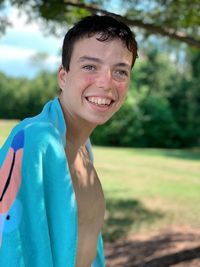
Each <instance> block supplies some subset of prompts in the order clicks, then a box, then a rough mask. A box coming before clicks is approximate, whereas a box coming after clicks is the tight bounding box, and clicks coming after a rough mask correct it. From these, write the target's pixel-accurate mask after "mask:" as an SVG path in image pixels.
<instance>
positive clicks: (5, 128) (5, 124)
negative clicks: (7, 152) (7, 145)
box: [0, 119, 17, 147]
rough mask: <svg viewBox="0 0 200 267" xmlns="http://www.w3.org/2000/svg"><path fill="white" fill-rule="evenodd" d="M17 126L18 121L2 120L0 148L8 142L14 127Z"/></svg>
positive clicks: (0, 123) (0, 121) (0, 125)
mask: <svg viewBox="0 0 200 267" xmlns="http://www.w3.org/2000/svg"><path fill="white" fill-rule="evenodd" d="M15 124H17V121H16V120H1V119H0V147H1V146H2V144H3V143H4V141H5V140H6V137H7V136H8V134H9V133H10V131H11V129H12V128H13V127H14V125H15Z"/></svg>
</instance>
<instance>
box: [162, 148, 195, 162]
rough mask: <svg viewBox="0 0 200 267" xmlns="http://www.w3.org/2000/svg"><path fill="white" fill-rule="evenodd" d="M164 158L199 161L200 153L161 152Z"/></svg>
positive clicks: (187, 151)
mask: <svg viewBox="0 0 200 267" xmlns="http://www.w3.org/2000/svg"><path fill="white" fill-rule="evenodd" d="M161 153H162V154H163V155H164V156H167V157H173V158H180V159H186V160H200V151H195V150H194V151H193V150H176V149H175V150H174V149H172V150H170V149H169V150H163V152H161Z"/></svg>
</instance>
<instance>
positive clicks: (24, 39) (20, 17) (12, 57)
mask: <svg viewBox="0 0 200 267" xmlns="http://www.w3.org/2000/svg"><path fill="white" fill-rule="evenodd" d="M6 15H7V16H8V18H9V19H10V21H11V23H12V26H11V27H9V28H8V29H7V31H6V34H5V35H3V37H2V38H1V39H0V71H3V72H4V71H5V73H6V74H8V75H13V74H14V76H16V75H17V76H26V75H27V76H30V73H32V69H33V66H32V65H31V64H30V62H31V57H32V56H34V55H35V54H37V53H38V52H44V53H47V54H48V55H49V56H48V58H47V60H45V65H47V68H48V69H55V68H57V66H58V65H59V62H60V56H58V53H59V50H60V49H61V46H62V40H61V39H58V38H56V37H54V36H50V35H49V36H46V35H44V33H43V31H42V29H41V27H40V25H39V22H38V20H36V21H35V22H29V23H27V20H28V17H27V15H26V13H25V11H24V10H20V12H19V11H18V10H17V9H16V8H14V7H11V6H8V8H7V11H6ZM11 66H12V67H11ZM25 66H26V67H25ZM13 69H15V72H14V73H13ZM16 70H17V71H16Z"/></svg>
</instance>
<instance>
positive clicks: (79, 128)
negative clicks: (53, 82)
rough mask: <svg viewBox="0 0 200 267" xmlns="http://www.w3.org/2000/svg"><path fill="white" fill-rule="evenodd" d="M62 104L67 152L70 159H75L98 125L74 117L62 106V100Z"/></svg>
mask: <svg viewBox="0 0 200 267" xmlns="http://www.w3.org/2000/svg"><path fill="white" fill-rule="evenodd" d="M60 104H61V107H62V110H63V113H64V118H65V122H66V125H67V136H66V148H65V150H66V153H67V156H69V155H70V158H72V159H74V158H75V157H76V155H77V153H78V152H79V150H80V148H81V147H83V146H85V145H86V142H87V140H88V138H89V136H90V134H91V133H92V131H93V130H94V128H95V127H96V125H94V124H91V123H89V122H87V121H85V120H82V119H81V118H77V117H74V116H73V115H72V114H70V113H69V112H68V111H67V110H66V109H65V107H64V106H63V105H62V100H61V101H60Z"/></svg>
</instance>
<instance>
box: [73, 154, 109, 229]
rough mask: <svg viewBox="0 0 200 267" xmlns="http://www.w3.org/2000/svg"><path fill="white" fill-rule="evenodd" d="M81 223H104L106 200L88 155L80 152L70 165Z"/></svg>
mask: <svg viewBox="0 0 200 267" xmlns="http://www.w3.org/2000/svg"><path fill="white" fill-rule="evenodd" d="M70 171H71V176H72V181H73V186H74V190H75V194H76V200H77V204H78V217H79V219H78V221H79V224H80V225H84V224H87V225H91V224H96V225H98V224H102V223H103V218H104V212H105V202H104V195H103V190H102V187H101V183H100V181H99V178H98V175H97V173H96V170H95V168H94V166H93V164H92V162H91V161H90V160H89V158H88V155H87V154H85V153H84V152H82V153H80V154H79V155H78V156H77V158H76V160H75V162H74V164H72V165H71V166H70Z"/></svg>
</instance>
